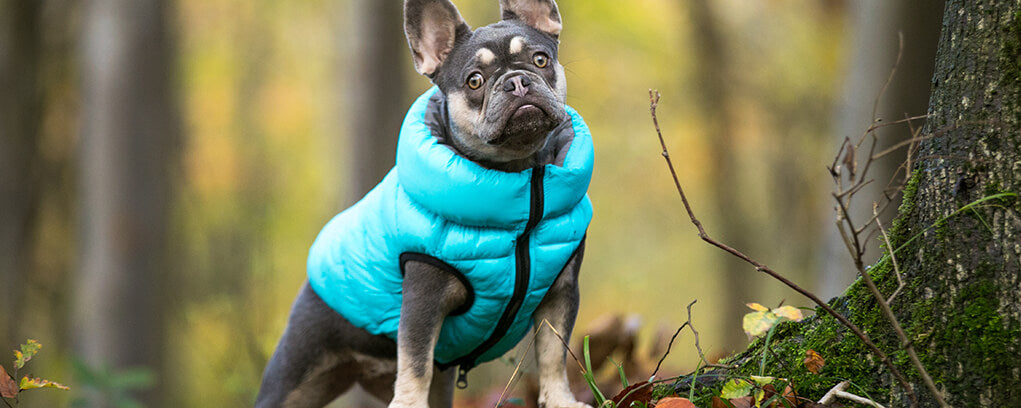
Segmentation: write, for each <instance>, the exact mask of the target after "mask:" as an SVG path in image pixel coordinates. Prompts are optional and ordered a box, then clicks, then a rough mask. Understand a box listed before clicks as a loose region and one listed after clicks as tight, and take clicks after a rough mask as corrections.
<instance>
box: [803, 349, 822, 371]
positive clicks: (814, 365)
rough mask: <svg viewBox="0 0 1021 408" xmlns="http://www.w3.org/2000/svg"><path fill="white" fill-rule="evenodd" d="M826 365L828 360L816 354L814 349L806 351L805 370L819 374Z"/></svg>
mask: <svg viewBox="0 0 1021 408" xmlns="http://www.w3.org/2000/svg"><path fill="white" fill-rule="evenodd" d="M825 365H826V360H824V359H823V358H822V356H821V355H819V353H816V352H815V350H812V349H808V350H805V368H807V369H808V371H810V372H812V374H819V372H820V371H822V368H823V366H825Z"/></svg>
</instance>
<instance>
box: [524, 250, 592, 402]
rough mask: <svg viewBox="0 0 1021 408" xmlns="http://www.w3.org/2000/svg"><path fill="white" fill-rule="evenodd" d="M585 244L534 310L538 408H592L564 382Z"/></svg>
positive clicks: (576, 308) (576, 307) (565, 380)
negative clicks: (566, 344)
mask: <svg viewBox="0 0 1021 408" xmlns="http://www.w3.org/2000/svg"><path fill="white" fill-rule="evenodd" d="M584 245H585V243H584V241H582V244H581V247H579V248H578V251H577V252H576V253H575V255H574V256H573V257H571V259H570V261H568V262H567V266H565V267H564V270H563V271H562V272H561V273H560V276H558V277H557V280H556V281H555V282H553V287H551V288H550V290H549V292H546V296H545V297H544V298H543V299H542V302H541V303H539V307H538V308H537V309H536V310H535V315H534V316H535V317H534V322H535V327H536V335H535V337H536V339H535V345H536V359H537V360H538V363H539V407H542V408H591V407H590V406H589V405H588V404H584V403H581V402H578V401H577V400H576V399H575V398H574V394H572V393H571V388H570V386H569V384H568V383H567V368H566V367H565V365H564V359H565V358H566V350H565V349H564V342H566V343H568V344H570V340H571V330H572V329H573V328H574V318H575V317H576V316H577V314H578V300H579V296H578V270H579V269H580V267H581V259H582V252H583V251H584V249H585V248H584ZM546 322H549V325H551V326H553V328H555V329H556V330H557V332H559V333H560V334H561V335H562V336H564V342H561V341H560V339H559V338H558V337H557V335H556V333H554V332H553V330H550V328H549V327H547V326H546V325H547V323H546Z"/></svg>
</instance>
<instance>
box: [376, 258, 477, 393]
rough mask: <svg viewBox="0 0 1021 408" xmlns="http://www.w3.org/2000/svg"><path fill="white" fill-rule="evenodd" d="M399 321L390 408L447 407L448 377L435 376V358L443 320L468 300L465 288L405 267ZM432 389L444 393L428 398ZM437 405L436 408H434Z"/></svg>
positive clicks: (429, 269)
mask: <svg viewBox="0 0 1021 408" xmlns="http://www.w3.org/2000/svg"><path fill="white" fill-rule="evenodd" d="M402 291H403V295H402V299H401V320H400V324H399V326H398V329H397V380H396V381H395V383H394V397H393V400H392V401H390V408H410V407H419V408H425V407H427V406H428V407H431V408H448V407H450V401H451V397H450V394H452V392H453V381H452V378H450V374H451V373H450V372H449V371H453V370H448V372H443V373H436V375H434V373H433V371H434V368H435V364H434V362H433V352H434V349H435V347H436V341H437V338H438V337H439V335H440V326H441V325H442V323H443V318H444V317H446V316H447V315H448V314H449V313H450V312H451V311H453V310H455V309H457V308H458V307H460V306H461V305H462V304H463V303H464V302H465V301H466V299H467V293H468V292H467V288H465V286H464V284H462V283H461V281H460V280H458V279H457V278H456V277H455V276H454V275H452V274H451V273H449V272H447V271H445V270H443V269H440V268H439V267H436V266H433V265H430V264H427V263H424V262H419V261H409V262H408V263H407V264H405V268H404V282H403V287H402ZM433 388H444V390H443V391H446V392H445V393H443V392H442V391H438V392H440V395H438V396H435V397H430V391H431V389H433ZM437 404H438V405H437Z"/></svg>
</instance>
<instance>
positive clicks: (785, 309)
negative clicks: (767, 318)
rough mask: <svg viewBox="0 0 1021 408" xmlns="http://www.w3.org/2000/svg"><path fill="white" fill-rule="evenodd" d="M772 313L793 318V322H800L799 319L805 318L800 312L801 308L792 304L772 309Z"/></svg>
mask: <svg viewBox="0 0 1021 408" xmlns="http://www.w3.org/2000/svg"><path fill="white" fill-rule="evenodd" d="M773 313H774V314H776V315H777V316H780V317H783V318H785V319H787V320H793V321H795V322H800V321H801V319H804V318H805V317H804V316H803V315H802V314H801V309H798V308H796V307H794V306H780V307H778V308H776V309H773Z"/></svg>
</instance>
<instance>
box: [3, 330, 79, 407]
mask: <svg viewBox="0 0 1021 408" xmlns="http://www.w3.org/2000/svg"><path fill="white" fill-rule="evenodd" d="M42 348H43V345H42V344H40V343H39V342H38V341H35V340H32V339H28V342H26V343H25V344H22V345H21V350H14V364H13V365H12V367H14V370H12V372H13V374H8V373H7V370H6V369H5V368H4V366H3V365H0V400H3V402H4V404H5V405H7V406H8V407H12V408H13V407H14V406H17V405H18V403H19V402H20V398H19V397H20V395H21V392H22V391H27V390H33V389H37V388H56V389H61V390H68V389H70V388H68V387H67V386H64V385H62V384H60V383H56V382H53V381H49V380H44V379H42V378H37V377H33V376H31V375H26V376H23V377H21V381H20V382H17V383H16V382H15V381H14V379H15V378H17V377H18V371H19V370H21V369H22V368H24V367H25V364H26V363H28V361H29V360H31V359H32V357H34V356H35V355H36V354H37V353H38V352H39V350H40V349H42Z"/></svg>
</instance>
